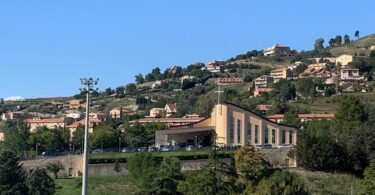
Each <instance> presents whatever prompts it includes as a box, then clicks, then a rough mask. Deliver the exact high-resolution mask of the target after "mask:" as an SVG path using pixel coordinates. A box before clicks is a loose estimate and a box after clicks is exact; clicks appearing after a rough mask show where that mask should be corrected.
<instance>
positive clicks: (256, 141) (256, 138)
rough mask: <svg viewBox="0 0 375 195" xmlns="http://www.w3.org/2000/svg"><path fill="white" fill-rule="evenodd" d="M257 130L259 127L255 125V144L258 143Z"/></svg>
mask: <svg viewBox="0 0 375 195" xmlns="http://www.w3.org/2000/svg"><path fill="white" fill-rule="evenodd" d="M258 129H259V126H258V125H255V129H254V143H255V144H257V143H258Z"/></svg>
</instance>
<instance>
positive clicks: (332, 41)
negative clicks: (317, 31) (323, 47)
mask: <svg viewBox="0 0 375 195" xmlns="http://www.w3.org/2000/svg"><path fill="white" fill-rule="evenodd" d="M328 44H329V46H330V47H335V46H336V40H335V39H333V38H332V39H329V41H328Z"/></svg>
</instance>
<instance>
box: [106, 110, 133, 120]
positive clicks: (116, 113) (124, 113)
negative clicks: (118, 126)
mask: <svg viewBox="0 0 375 195" xmlns="http://www.w3.org/2000/svg"><path fill="white" fill-rule="evenodd" d="M134 113H135V112H133V111H130V110H128V109H124V108H122V107H120V108H114V109H112V110H110V111H109V116H111V118H122V117H124V116H128V115H132V114H134Z"/></svg>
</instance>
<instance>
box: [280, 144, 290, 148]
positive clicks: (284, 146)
mask: <svg viewBox="0 0 375 195" xmlns="http://www.w3.org/2000/svg"><path fill="white" fill-rule="evenodd" d="M291 147H292V145H291V144H280V145H278V146H277V148H291Z"/></svg>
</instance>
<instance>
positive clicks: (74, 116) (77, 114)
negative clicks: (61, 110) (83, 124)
mask: <svg viewBox="0 0 375 195" xmlns="http://www.w3.org/2000/svg"><path fill="white" fill-rule="evenodd" d="M65 117H66V118H72V119H74V120H79V119H81V118H83V114H82V112H78V111H73V112H70V113H68V114H66V115H65Z"/></svg>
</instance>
